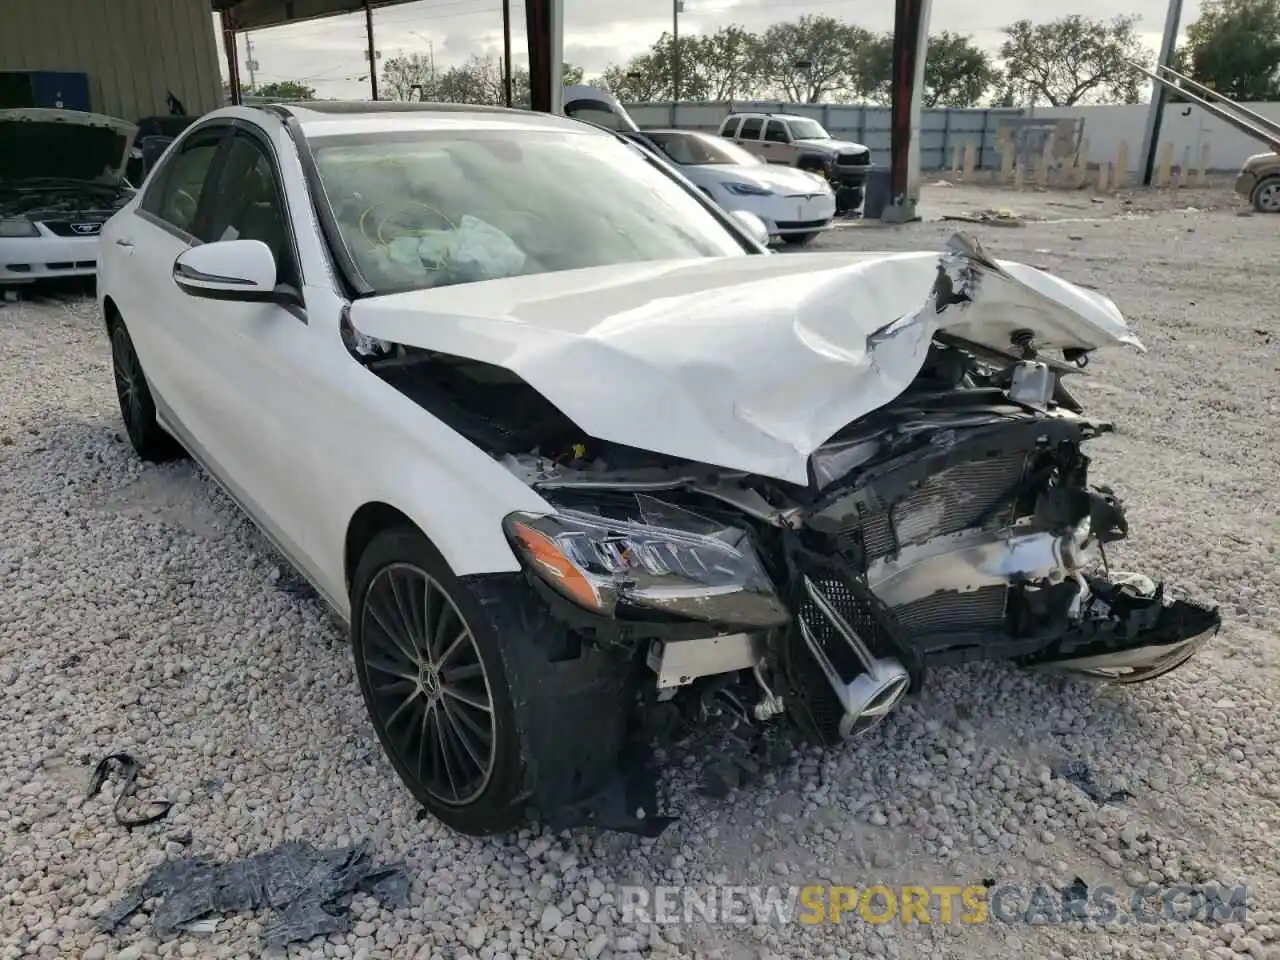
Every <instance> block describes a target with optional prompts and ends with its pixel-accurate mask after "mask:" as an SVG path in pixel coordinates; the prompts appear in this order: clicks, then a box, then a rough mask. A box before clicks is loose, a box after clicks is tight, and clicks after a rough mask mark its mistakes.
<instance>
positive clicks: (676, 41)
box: [671, 0, 681, 127]
mask: <svg viewBox="0 0 1280 960" xmlns="http://www.w3.org/2000/svg"><path fill="white" fill-rule="evenodd" d="M680 79H681V78H680V0H671V126H673V127H674V126H675V125H676V104H677V103H679V102H680Z"/></svg>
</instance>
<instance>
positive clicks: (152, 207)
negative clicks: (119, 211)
mask: <svg viewBox="0 0 1280 960" xmlns="http://www.w3.org/2000/svg"><path fill="white" fill-rule="evenodd" d="M225 132H226V131H225V130H211V131H209V132H208V133H207V134H198V135H196V136H194V137H192V138H191V139H190V140H189V141H187V142H186V143H184V144H183V145H182V146H181V147H180V148H179V150H178V152H177V153H175V154H173V155H172V156H170V157H169V159H168V160H167V161H166V162H165V165H164V166H163V167H161V168H160V169H159V170H157V171H156V175H155V176H154V177H153V178H152V182H151V184H150V186H149V187H148V188H147V193H146V196H144V197H143V198H142V209H143V210H145V211H147V213H150V214H153V215H155V216H157V217H159V218H160V219H161V220H163V221H165V222H166V223H169V224H172V225H173V226H175V227H177V228H178V229H179V230H181V231H183V232H184V233H189V234H192V235H195V232H196V212H197V211H198V210H199V209H200V198H201V196H202V195H203V194H204V189H205V182H206V181H207V179H208V176H209V168H210V167H211V166H212V165H213V158H214V157H215V156H216V155H217V153H218V147H219V145H220V144H221V143H222V137H223V135H224V134H225Z"/></svg>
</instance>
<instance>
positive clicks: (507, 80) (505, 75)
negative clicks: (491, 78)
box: [502, 0, 512, 107]
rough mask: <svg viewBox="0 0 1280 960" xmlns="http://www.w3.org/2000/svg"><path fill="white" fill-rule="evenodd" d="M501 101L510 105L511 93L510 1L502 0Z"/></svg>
mask: <svg viewBox="0 0 1280 960" xmlns="http://www.w3.org/2000/svg"><path fill="white" fill-rule="evenodd" d="M502 99H503V101H504V102H505V103H506V105H507V106H508V107H510V106H511V105H512V102H511V99H512V92H511V0H502Z"/></svg>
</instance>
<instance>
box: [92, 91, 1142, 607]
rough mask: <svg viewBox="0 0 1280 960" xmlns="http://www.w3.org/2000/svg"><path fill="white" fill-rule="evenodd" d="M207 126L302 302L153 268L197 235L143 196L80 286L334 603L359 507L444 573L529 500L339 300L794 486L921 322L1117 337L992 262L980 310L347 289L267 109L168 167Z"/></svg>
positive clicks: (410, 340) (343, 123) (882, 294)
mask: <svg viewBox="0 0 1280 960" xmlns="http://www.w3.org/2000/svg"><path fill="white" fill-rule="evenodd" d="M295 116H296V117H298V122H299V124H300V126H301V129H302V131H303V133H304V134H307V135H311V134H314V133H315V132H316V131H321V130H323V131H325V132H328V133H347V134H359V135H360V136H362V137H364V136H368V135H369V134H370V132H371V131H376V130H383V131H387V130H390V131H398V130H409V129H417V130H432V129H440V128H442V127H449V128H452V129H462V128H468V127H470V128H480V127H483V128H485V129H488V130H497V129H502V128H509V127H513V126H517V125H519V126H522V127H523V126H528V125H530V124H533V123H537V124H541V125H550V126H552V127H554V126H555V125H557V124H570V123H572V121H569V120H566V119H563V118H554V117H543V118H539V119H537V120H533V119H531V118H529V116H528V115H527V114H524V115H522V116H521V117H520V118H518V119H513V118H509V117H506V116H504V115H502V114H495V113H485V114H476V115H474V116H470V115H466V114H458V113H448V114H433V113H431V112H420V113H380V114H377V115H371V116H362V115H358V114H356V115H351V114H347V115H339V114H317V113H313V112H310V111H304V110H296V111H295ZM228 122H236V123H241V124H244V125H246V126H247V127H250V128H252V129H253V130H255V131H257V132H258V133H260V135H261V136H262V137H264V138H265V139H266V140H267V141H268V142H269V144H270V147H271V150H272V152H273V153H274V155H275V157H276V158H277V159H278V163H279V166H280V169H279V173H280V178H279V179H280V183H281V184H282V186H283V193H284V201H285V205H286V207H287V211H286V213H287V216H288V218H289V219H290V221H291V224H292V230H293V233H294V237H295V241H296V256H297V259H298V261H299V263H298V267H299V273H300V282H301V289H300V293H301V299H302V301H303V304H304V310H298V309H295V308H290V307H286V306H282V305H279V304H277V303H266V302H233V301H222V300H210V299H204V298H199V297H194V296H191V295H190V294H188V293H185V292H184V291H183V290H181V289H180V288H179V287H178V285H177V284H176V283H175V281H174V278H173V269H174V264H175V260H176V259H177V258H178V256H179V255H180V254H182V253H183V252H184V251H187V250H189V249H191V247H192V246H193V245H194V244H195V243H196V242H197V241H195V240H194V238H192V237H190V236H185V235H179V234H177V233H175V232H173V231H172V230H169V229H163V228H161V227H160V226H158V225H157V222H156V221H155V219H154V218H152V217H150V216H149V215H148V214H146V213H144V212H141V210H140V205H141V203H142V201H143V199H144V197H145V196H146V193H145V192H144V193H143V194H140V195H139V196H138V197H136V198H135V199H134V200H133V201H131V202H130V203H129V204H128V205H127V206H126V207H125V208H124V209H123V210H122V211H121V212H120V213H119V214H118V215H116V216H115V217H114V218H112V220H111V221H110V222H109V223H108V224H107V227H106V229H105V230H104V232H103V235H102V246H103V250H102V257H101V263H100V268H99V284H98V291H99V297H100V298H101V300H102V303H103V307H104V311H106V312H108V313H110V312H112V311H116V312H118V314H119V315H120V316H121V317H122V318H123V320H124V321H125V323H126V324H127V326H128V329H129V331H130V334H131V336H132V338H133V341H134V344H135V347H136V350H137V353H138V355H139V357H140V359H141V362H142V365H143V367H144V369H145V371H146V373H147V377H148V382H149V384H150V386H151V388H152V391H153V394H154V395H155V397H156V401H157V407H158V408H159V413H160V416H161V418H162V421H163V424H164V425H165V426H166V428H167V429H169V430H170V431H171V432H173V433H174V434H175V435H176V436H177V437H178V438H179V439H180V440H181V441H182V442H183V443H184V445H185V446H186V447H187V449H188V450H190V451H191V452H192V453H193V454H194V455H195V456H196V457H197V458H198V459H199V460H200V461H201V462H202V463H203V464H204V465H205V467H206V468H207V469H208V470H209V471H210V472H211V473H212V474H213V476H214V477H215V478H216V479H217V480H218V481H219V482H220V483H221V484H222V485H223V486H224V487H225V488H226V489H227V490H228V491H229V492H230V493H231V495H232V496H233V497H234V498H235V499H236V500H237V501H239V503H240V504H241V505H242V506H243V507H244V508H245V509H246V510H247V511H248V512H249V513H250V515H251V516H252V517H253V519H254V520H255V521H256V522H257V523H258V524H259V526H260V527H262V529H263V530H264V531H265V532H266V533H267V534H268V535H269V536H270V537H271V538H272V539H273V540H274V541H275V542H276V543H277V545H278V546H280V548H281V549H282V550H283V551H284V552H285V553H286V554H287V555H288V557H289V558H290V560H291V561H292V562H293V563H294V564H295V565H297V566H298V568H299V569H300V570H301V571H302V572H303V573H304V574H305V575H306V576H307V577H308V578H309V579H311V580H312V582H313V583H314V584H315V585H316V586H317V588H318V589H319V590H320V591H321V592H322V594H324V595H325V596H326V597H327V598H328V600H329V602H330V603H331V604H332V605H333V606H334V607H335V609H337V610H338V611H339V613H340V614H342V615H344V616H348V615H349V609H350V608H349V600H348V597H347V589H346V570H345V565H344V545H345V539H346V533H347V530H348V527H349V525H350V523H351V521H352V518H353V516H354V515H355V514H356V513H357V511H358V510H359V509H360V508H361V507H362V506H365V505H367V504H371V503H383V504H388V505H391V506H393V507H395V508H396V509H398V510H399V511H401V512H402V513H403V514H405V515H407V516H408V517H409V518H410V519H411V520H412V521H413V522H414V523H416V524H417V525H418V526H419V527H420V528H421V529H422V530H423V531H424V532H425V533H426V535H427V536H428V537H429V538H430V539H431V540H432V542H433V543H434V544H435V545H436V547H437V548H438V549H439V550H440V552H441V553H442V554H443V556H444V557H445V559H446V561H447V562H448V563H449V564H450V566H451V567H452V569H453V570H454V572H455V573H457V574H459V575H462V574H470V573H482V572H503V571H515V570H518V569H520V564H519V562H518V561H517V559H516V557H515V555H514V554H513V552H512V550H511V547H510V546H509V544H508V542H507V540H506V538H505V536H504V533H503V531H502V524H501V522H502V519H503V517H504V516H506V515H507V514H509V513H511V512H512V511H520V510H522V511H529V512H532V513H546V512H550V510H551V507H550V506H549V505H548V504H547V503H546V502H545V501H544V500H543V499H542V498H541V497H540V496H539V495H537V494H536V493H534V492H533V490H532V489H530V488H529V487H528V486H527V485H526V484H525V483H524V482H523V481H522V480H520V479H519V478H518V477H517V476H516V475H515V474H514V473H512V472H510V471H509V470H508V469H507V468H506V467H504V466H503V465H502V464H501V463H500V462H499V461H497V460H495V459H494V458H493V457H491V456H489V455H488V454H486V453H484V452H482V451H481V450H480V449H479V448H478V447H477V446H475V445H474V444H472V443H471V442H470V441H468V440H466V439H464V438H463V437H462V436H461V435H460V434H458V433H456V432H455V431H454V430H452V429H451V428H449V427H448V426H446V425H445V424H444V423H443V422H442V421H440V420H438V419H436V418H435V417H433V416H431V415H430V414H428V413H426V412H425V411H424V410H423V409H422V408H420V407H419V406H418V405H416V404H415V403H414V402H413V401H412V400H410V399H409V398H407V397H406V396H404V395H403V394H402V393H400V392H399V391H397V390H396V389H394V388H393V387H392V386H390V385H389V384H387V383H385V382H384V381H382V380H381V379H379V378H378V377H377V376H375V375H373V374H372V373H370V372H368V371H366V370H365V369H363V368H362V366H361V364H360V363H359V362H358V361H357V359H356V358H354V357H353V355H352V353H351V352H350V351H349V350H348V348H347V346H346V345H345V344H344V341H343V336H342V323H343V319H344V317H345V316H346V315H347V311H348V308H349V307H350V319H351V322H352V323H353V324H354V326H355V328H356V329H357V330H358V331H360V332H362V333H364V334H367V335H370V336H372V337H378V338H383V339H386V340H394V341H398V342H401V343H405V344H410V345H419V346H423V347H428V348H432V349H436V350H440V351H445V352H451V353H455V354H458V355H461V356H464V357H468V356H469V357H474V358H477V359H484V360H488V361H489V362H493V363H496V364H499V365H502V366H505V367H507V368H509V369H510V370H512V371H515V372H516V373H518V374H520V375H521V376H523V377H525V378H526V379H527V380H529V381H530V382H531V383H532V384H533V385H534V386H535V387H536V388H538V389H539V390H541V391H542V392H544V393H545V394H546V395H547V396H548V397H549V398H551V399H552V400H553V401H555V402H556V403H557V404H559V405H560V406H561V408H562V410H563V412H565V413H566V414H567V415H569V416H570V417H572V418H574V419H575V420H578V421H579V425H580V426H582V427H583V428H584V429H587V430H588V431H589V432H590V433H592V434H595V435H597V436H598V437H600V438H601V439H606V440H614V441H618V442H621V443H628V444H634V445H637V446H646V447H649V448H650V449H653V450H655V451H663V452H672V453H675V454H677V455H681V456H688V457H691V458H693V459H696V460H700V461H703V462H711V463H717V464H721V465H724V466H731V467H737V468H740V469H746V470H751V471H754V472H759V473H762V474H767V475H770V476H775V477H778V478H780V479H783V480H791V481H795V482H797V483H803V482H805V480H806V477H805V459H806V455H807V453H808V452H809V451H811V450H812V449H814V448H815V447H816V446H817V445H818V444H819V443H821V442H822V441H823V440H824V439H826V438H827V437H828V436H830V435H831V434H832V433H833V432H834V431H835V430H836V429H838V428H839V427H840V426H842V425H843V424H844V423H845V422H847V421H848V420H849V419H851V418H853V417H856V416H860V415H862V414H863V413H865V412H867V411H869V410H873V409H875V408H876V407H877V406H879V405H881V404H883V403H885V402H888V401H889V400H890V399H892V398H893V397H894V396H896V395H897V393H899V392H900V391H901V390H902V389H903V388H904V387H905V386H906V385H907V384H908V383H909V381H910V380H911V378H912V377H913V376H914V374H915V372H916V371H917V370H918V369H919V367H920V364H921V361H922V356H923V345H924V344H925V343H927V340H928V337H929V335H930V334H931V333H932V331H933V330H934V329H936V328H937V327H939V326H955V328H956V329H964V330H965V331H966V335H968V336H971V337H974V338H975V339H980V340H982V339H991V340H992V341H993V342H994V341H1001V343H1003V341H1002V339H1001V338H1002V337H1003V336H1004V333H1005V330H1004V327H1003V320H1002V314H1001V313H1000V312H999V311H1003V310H1007V309H1010V308H1012V309H1015V310H1024V309H1025V310H1026V311H1027V316H1029V317H1036V318H1038V320H1043V321H1044V325H1045V329H1047V330H1049V331H1050V335H1049V337H1048V339H1047V340H1046V345H1049V344H1052V345H1058V346H1101V345H1106V344H1109V343H1116V342H1136V341H1134V339H1133V337H1132V335H1131V334H1130V333H1129V331H1128V329H1127V327H1125V325H1124V322H1123V320H1122V319H1121V318H1120V315H1119V313H1118V311H1116V309H1115V307H1114V305H1112V304H1110V302H1109V301H1105V300H1102V299H1101V298H1098V297H1096V296H1094V295H1092V294H1088V293H1086V292H1084V291H1081V290H1079V288H1075V287H1072V286H1071V285H1069V284H1066V283H1065V282H1063V281H1061V280H1058V279H1057V278H1054V277H1051V276H1049V275H1047V274H1044V273H1041V272H1040V271H1036V270H1033V269H1032V268H1029V267H1023V266H1020V265H1013V264H1002V265H1001V266H1003V267H1004V268H1005V269H1006V270H1007V271H1008V273H1007V274H1005V273H1003V272H1002V271H1000V270H999V269H996V268H993V269H992V270H990V271H987V272H986V273H985V274H984V275H983V276H982V277H981V278H980V279H979V280H978V281H977V283H976V284H975V285H974V289H975V290H977V289H981V290H985V291H986V292H987V293H989V294H994V295H995V297H994V299H993V300H992V302H993V303H994V304H995V305H996V312H993V310H992V309H990V308H988V307H987V306H985V305H984V302H983V296H982V295H981V294H975V295H976V296H977V300H976V301H975V302H974V303H971V304H969V305H968V307H967V308H961V307H955V308H951V307H948V308H947V309H946V310H944V311H943V312H942V313H938V312H937V310H935V309H934V308H933V306H932V305H931V304H929V303H927V302H926V301H927V298H928V294H929V290H930V288H931V286H932V285H933V283H934V280H935V276H936V275H937V272H938V269H937V264H938V258H937V256H936V255H934V254H931V253H907V254H826V255H802V256H796V257H762V256H748V255H745V253H744V255H742V256H727V257H720V258H707V259H702V260H691V261H688V260H687V261H681V262H660V263H633V264H623V265H620V266H612V267H601V268H590V269H578V270H566V271H563V272H559V273H556V272H547V273H541V274H535V275H530V276H521V277H512V278H508V279H499V280H488V281H477V282H470V283H461V284H458V285H455V286H451V287H439V288H436V289H431V290H422V291H417V292H410V293H402V294H393V295H388V296H374V297H367V298H361V299H357V300H355V302H354V303H350V302H349V300H348V298H347V296H345V295H344V294H343V293H342V292H341V291H342V287H341V285H340V281H339V277H338V276H337V275H336V274H335V270H334V267H333V265H332V264H333V260H332V257H331V256H330V253H329V252H328V250H327V244H326V240H325V238H324V235H323V234H322V232H321V230H320V228H319V226H318V222H317V216H316V213H315V210H316V206H315V205H314V204H313V200H314V199H315V198H313V197H312V195H311V188H310V186H309V183H308V180H307V178H306V175H305V172H304V170H305V168H304V164H303V161H302V158H301V157H300V155H299V152H298V150H297V148H296V146H295V143H294V141H293V140H292V138H291V137H290V135H289V134H288V132H287V130H286V128H285V125H284V122H283V121H282V120H281V118H280V117H279V116H278V115H276V114H275V113H272V112H268V111H265V110H259V109H254V108H248V107H229V108H225V109H222V110H218V111H215V112H214V113H212V114H209V115H207V116H206V117H204V118H202V119H201V121H200V122H198V123H197V124H195V125H193V126H192V127H191V128H189V129H188V130H187V131H186V132H185V133H184V134H183V135H182V137H181V138H179V141H178V142H177V143H176V144H175V145H174V147H173V148H171V150H170V151H169V154H168V158H169V159H172V158H174V157H176V156H178V155H179V154H180V151H181V146H182V144H183V143H184V142H185V141H187V140H188V139H190V138H192V137H196V136H202V135H207V133H206V132H207V131H209V130H210V129H212V128H214V127H215V126H216V125H218V124H226V123H228ZM578 127H579V125H576V124H575V126H574V127H573V128H572V129H574V130H577V129H578ZM565 129H566V131H568V130H569V129H570V128H568V127H566V128H565ZM584 135H588V136H601V137H604V136H608V135H607V134H605V133H603V132H600V133H589V134H584ZM155 180H156V178H152V182H153V183H154V182H155ZM250 246H252V245H250ZM241 249H242V250H243V249H246V248H244V247H242V248H241ZM214 252H217V253H218V257H217V258H212V257H205V256H203V254H206V253H214ZM201 253H202V257H200V258H198V259H200V261H201V262H202V263H205V264H206V265H209V264H212V263H214V262H217V263H218V264H219V265H220V266H221V267H222V268H225V269H228V270H231V269H234V268H235V264H234V262H232V261H234V260H235V257H231V256H227V257H223V256H222V253H221V252H218V251H211V250H204V251H201ZM922 304H923V306H922ZM895 324H896V325H895ZM886 328H887V329H886ZM869 338H871V339H869ZM872 339H874V340H875V342H874V343H872V342H871V340H872Z"/></svg>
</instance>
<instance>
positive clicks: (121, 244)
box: [116, 237, 133, 247]
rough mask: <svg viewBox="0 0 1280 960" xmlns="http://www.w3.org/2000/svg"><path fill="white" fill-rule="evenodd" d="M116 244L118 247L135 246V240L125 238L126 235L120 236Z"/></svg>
mask: <svg viewBox="0 0 1280 960" xmlns="http://www.w3.org/2000/svg"><path fill="white" fill-rule="evenodd" d="M116 246H117V247H132V246H133V241H132V240H128V239H126V238H124V237H118V238H117V239H116Z"/></svg>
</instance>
